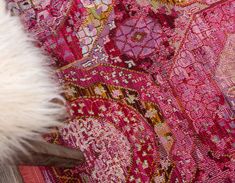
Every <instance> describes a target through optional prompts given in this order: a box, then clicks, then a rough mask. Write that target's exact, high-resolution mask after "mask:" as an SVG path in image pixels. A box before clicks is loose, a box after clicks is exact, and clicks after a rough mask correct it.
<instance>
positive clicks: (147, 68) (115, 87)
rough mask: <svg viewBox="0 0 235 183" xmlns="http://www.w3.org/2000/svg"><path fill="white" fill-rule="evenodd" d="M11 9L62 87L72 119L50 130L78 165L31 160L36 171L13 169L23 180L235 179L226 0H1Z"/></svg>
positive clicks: (233, 25)
mask: <svg viewBox="0 0 235 183" xmlns="http://www.w3.org/2000/svg"><path fill="white" fill-rule="evenodd" d="M8 8H9V9H11V11H12V12H13V13H14V14H16V15H19V16H20V17H21V18H22V21H23V24H24V25H25V28H26V29H27V30H28V31H29V32H30V33H31V34H32V35H33V37H34V38H35V39H37V40H38V43H39V46H40V47H42V48H43V49H44V50H46V51H47V53H48V55H49V56H50V57H51V64H52V65H54V66H55V67H56V68H57V69H56V73H57V75H58V77H59V81H60V83H61V85H62V86H63V87H64V89H65V96H66V99H67V101H68V108H69V109H68V111H69V114H70V116H71V117H70V119H69V120H68V121H67V123H66V124H65V126H64V127H63V128H61V129H60V130H59V133H57V134H52V135H51V136H48V137H47V140H49V141H50V142H53V143H58V144H61V145H64V146H68V147H72V148H80V149H81V150H82V151H83V152H84V154H85V156H86V164H85V165H83V166H80V167H76V168H73V169H58V168H53V167H40V168H39V167H38V168H37V167H35V168H34V169H33V171H34V173H33V175H34V176H30V175H31V174H30V171H32V170H31V168H27V167H22V175H23V177H24V180H25V182H26V183H29V182H30V183H37V182H38V181H37V180H40V183H41V182H42V183H43V181H44V182H48V183H60V182H61V183H66V182H67V183H76V182H82V183H83V182H102V183H105V182H107V183H110V182H118V183H119V182H136V183H140V182H156V183H164V182H170V183H177V182H178V183H183V182H186V183H188V182H197V183H232V182H235V175H234V168H235V165H234V161H233V160H232V158H233V156H234V146H235V145H234V132H235V131H234V128H235V122H234V110H235V87H234V86H235V85H234V82H235V72H234V69H235V62H234V61H235V55H234V49H235V34H234V33H235V12H234V11H235V1H234V0H222V1H220V0H182V1H177V0H162V1H160V0H148V1H147V0H123V1H117V0H116V1H114V0H113V1H111V0H94V1H92V0H81V1H80V0H67V1H66V0H34V1H22V0H10V1H9V3H8ZM36 172H37V173H36ZM35 174H37V175H38V176H39V177H40V178H39V177H37V176H35ZM36 178H37V179H36ZM42 180H43V181H42Z"/></svg>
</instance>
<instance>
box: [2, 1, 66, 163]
mask: <svg viewBox="0 0 235 183" xmlns="http://www.w3.org/2000/svg"><path fill="white" fill-rule="evenodd" d="M46 62H48V61H47V59H46V57H45V56H44V55H43V54H42V53H41V51H40V50H39V49H37V48H36V47H34V45H33V43H32V42H31V40H30V39H29V37H28V36H27V35H26V33H25V32H24V31H23V28H22V26H21V23H20V21H19V20H18V18H17V17H12V16H10V15H9V13H8V12H7V11H6V10H5V3H4V0H0V162H3V161H5V160H12V159H13V157H17V154H16V153H15V152H16V150H21V151H22V150H23V151H24V146H23V145H22V144H24V143H25V142H26V141H25V140H27V139H33V138H35V137H37V138H39V137H40V135H39V134H40V133H43V132H46V131H47V128H48V127H52V126H55V125H58V124H59V122H58V117H59V116H58V115H61V114H65V113H64V107H62V105H59V104H55V103H52V102H51V101H52V99H55V98H57V99H60V100H63V99H62V97H61V96H60V95H59V90H58V87H57V86H56V85H55V84H54V83H53V81H52V79H51V75H50V73H53V72H52V71H51V70H50V69H49V67H48V66H47V65H46V64H45V63H46Z"/></svg>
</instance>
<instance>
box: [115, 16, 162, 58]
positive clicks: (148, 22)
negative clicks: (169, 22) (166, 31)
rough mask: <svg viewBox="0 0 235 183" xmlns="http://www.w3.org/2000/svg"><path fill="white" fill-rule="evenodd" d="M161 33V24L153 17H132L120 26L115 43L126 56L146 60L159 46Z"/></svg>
mask: <svg viewBox="0 0 235 183" xmlns="http://www.w3.org/2000/svg"><path fill="white" fill-rule="evenodd" d="M161 33H162V29H161V26H160V24H159V23H158V22H156V21H154V20H153V19H152V18H151V17H132V18H129V19H128V20H126V21H124V22H123V23H122V24H121V25H120V26H119V28H118V29H117V32H116V37H115V42H116V45H117V47H118V48H119V49H120V50H121V51H122V52H123V53H124V54H127V55H128V56H131V57H135V58H145V57H146V56H148V55H150V54H151V53H153V52H154V50H155V49H156V47H158V46H159V44H160V42H161V41H162V40H161V37H160V36H161Z"/></svg>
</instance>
